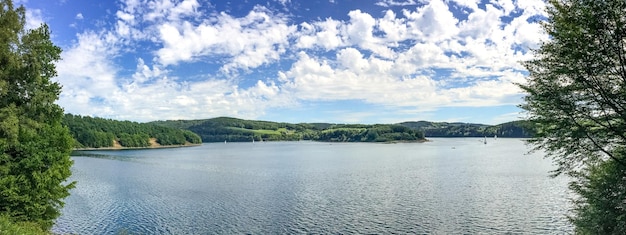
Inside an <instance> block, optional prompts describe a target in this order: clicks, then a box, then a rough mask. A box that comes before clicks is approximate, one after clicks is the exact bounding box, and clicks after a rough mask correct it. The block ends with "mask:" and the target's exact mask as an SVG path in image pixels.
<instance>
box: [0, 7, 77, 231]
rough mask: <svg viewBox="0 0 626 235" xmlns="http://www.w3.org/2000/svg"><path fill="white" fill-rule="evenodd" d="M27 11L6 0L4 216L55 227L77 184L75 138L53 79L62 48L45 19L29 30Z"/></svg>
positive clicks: (0, 48)
mask: <svg viewBox="0 0 626 235" xmlns="http://www.w3.org/2000/svg"><path fill="white" fill-rule="evenodd" d="M25 15H26V10H25V8H24V7H18V8H15V7H14V6H13V3H12V1H10V0H2V1H0V216H8V217H10V218H11V219H12V220H14V221H18V222H19V221H30V222H34V223H37V224H39V225H41V226H42V227H43V228H49V227H50V226H52V224H53V221H54V219H56V218H57V217H58V216H59V214H60V212H59V210H60V208H61V207H62V206H63V202H62V199H63V198H65V197H67V196H68V195H69V189H71V188H72V187H73V185H74V184H73V183H69V184H67V183H64V182H65V180H66V179H67V178H68V177H69V176H70V174H71V172H70V167H71V165H72V161H71V160H70V157H69V155H70V151H71V149H72V146H71V145H72V139H71V136H70V135H69V132H68V130H67V128H65V127H63V126H62V125H61V118H62V117H63V110H62V109H61V107H59V106H58V105H57V104H55V103H54V102H55V101H56V100H57V99H58V96H59V94H60V92H61V86H60V85H59V84H58V83H56V82H52V81H51V80H50V79H51V78H52V77H54V76H56V69H55V64H54V62H56V61H57V60H59V59H60V53H61V49H60V48H59V47H57V46H55V45H54V44H53V43H52V42H51V40H50V32H49V30H48V27H47V26H46V25H45V24H43V25H41V26H40V27H38V28H35V29H30V30H27V29H25V28H24V25H25Z"/></svg>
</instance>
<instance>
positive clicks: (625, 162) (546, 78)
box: [520, 0, 626, 234]
mask: <svg viewBox="0 0 626 235" xmlns="http://www.w3.org/2000/svg"><path fill="white" fill-rule="evenodd" d="M547 13H548V19H547V20H546V21H545V22H544V30H545V31H546V32H547V33H548V34H549V36H550V40H549V41H546V42H544V43H543V44H542V45H541V47H540V48H539V49H537V50H536V51H535V58H534V59H532V60H530V61H526V62H525V63H524V66H525V67H526V69H527V70H528V72H529V76H528V81H527V83H526V84H520V87H521V88H522V89H523V90H524V91H526V92H527V93H528V95H527V96H526V97H525V103H524V104H522V105H521V107H522V108H523V109H525V110H526V111H527V113H528V117H529V118H528V119H529V120H530V121H531V122H532V123H534V124H535V128H536V131H537V133H536V136H535V138H533V139H531V140H530V141H529V142H530V143H531V144H532V145H533V146H534V149H535V150H544V151H545V152H546V155H547V156H548V157H550V158H552V159H553V161H554V162H555V163H556V165H557V166H558V168H557V169H556V170H555V171H554V175H555V176H556V175H560V174H567V175H569V176H571V177H572V180H573V182H572V186H571V188H572V189H573V190H574V192H577V193H578V194H579V196H580V197H581V198H580V199H576V200H574V203H575V209H574V212H575V215H574V216H573V217H572V221H573V222H574V224H575V225H576V226H577V228H576V229H577V231H580V232H584V233H599V234H607V233H609V234H610V233H619V231H622V232H623V231H626V228H624V227H623V226H625V224H626V223H624V222H625V221H626V215H624V214H623V213H624V210H621V213H622V214H621V215H620V216H616V217H611V218H609V217H602V219H597V218H596V219H593V218H591V217H593V215H598V214H602V213H607V214H609V213H613V211H608V209H609V208H614V209H615V208H624V207H626V201H623V200H622V201H619V200H608V198H607V197H612V196H613V195H604V194H594V193H588V192H587V191H589V190H591V191H595V190H601V188H605V189H606V188H611V189H612V190H613V191H611V194H616V195H615V197H617V198H626V197H624V196H625V195H626V191H625V189H624V187H604V186H602V187H598V185H597V182H612V183H615V184H622V185H625V184H626V173H625V172H626V171H623V170H612V171H606V170H603V169H604V168H607V167H609V166H610V167H617V166H619V167H621V168H623V167H624V166H626V151H625V149H626V148H625V147H626V86H625V84H626V1H623V0H549V1H548V7H547ZM621 168H620V169H621ZM598 171H604V172H606V174H604V173H602V174H600V173H597V172H598ZM594 182H596V183H594ZM581 189H584V190H581ZM591 191H589V192H591ZM600 204H601V205H602V206H598V205H600ZM605 209H607V210H606V211H605ZM589 210H592V211H593V210H597V211H595V212H593V213H588V212H589ZM585 221H593V223H587V222H585ZM599 223H601V224H599ZM620 226H621V227H620ZM599 228H602V229H599ZM585 231H586V232H585Z"/></svg>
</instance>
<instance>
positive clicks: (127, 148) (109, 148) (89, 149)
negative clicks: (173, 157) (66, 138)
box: [73, 144, 202, 151]
mask: <svg viewBox="0 0 626 235" xmlns="http://www.w3.org/2000/svg"><path fill="white" fill-rule="evenodd" d="M200 145H202V144H184V145H159V146H148V147H120V146H115V147H101V148H74V149H73V151H108V150H131V149H133V150H135V149H166V148H183V147H195V146H200Z"/></svg>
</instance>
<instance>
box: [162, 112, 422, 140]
mask: <svg viewBox="0 0 626 235" xmlns="http://www.w3.org/2000/svg"><path fill="white" fill-rule="evenodd" d="M152 123H154V124H158V125H162V126H166V127H171V128H179V129H185V130H189V131H192V132H194V133H197V134H198V135H200V137H202V141H203V142H223V141H228V142H249V141H253V140H254V141H275V140H315V141H332V142H390V141H422V140H424V135H423V133H422V132H421V131H419V130H414V129H411V128H408V127H405V126H401V125H360V124H354V125H350V124H329V123H300V124H291V123H281V122H268V121H252V120H243V119H237V118H228V117H219V118H212V119H203V120H177V121H156V122H152Z"/></svg>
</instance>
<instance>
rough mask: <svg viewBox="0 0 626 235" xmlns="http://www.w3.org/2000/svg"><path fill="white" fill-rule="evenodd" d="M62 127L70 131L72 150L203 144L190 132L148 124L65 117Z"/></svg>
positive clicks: (84, 117)
mask: <svg viewBox="0 0 626 235" xmlns="http://www.w3.org/2000/svg"><path fill="white" fill-rule="evenodd" d="M63 125H65V126H67V127H68V128H69V130H70V133H71V134H72V137H73V138H74V140H75V141H74V146H75V148H113V147H116V148H137V147H150V146H155V145H160V146H180V145H189V144H199V143H202V140H201V138H200V136H198V135H196V134H195V133H193V132H191V131H188V130H182V129H178V128H170V127H165V126H160V125H156V124H150V123H138V122H131V121H116V120H111V119H104V118H93V117H88V116H80V115H72V114H65V116H64V117H63Z"/></svg>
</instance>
